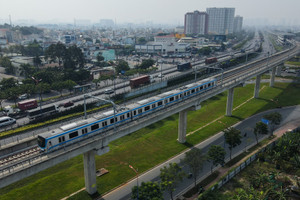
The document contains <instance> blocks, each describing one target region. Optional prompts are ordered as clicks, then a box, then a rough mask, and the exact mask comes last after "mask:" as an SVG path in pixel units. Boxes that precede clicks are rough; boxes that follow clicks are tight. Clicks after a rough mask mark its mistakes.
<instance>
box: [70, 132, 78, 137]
mask: <svg viewBox="0 0 300 200" xmlns="http://www.w3.org/2000/svg"><path fill="white" fill-rule="evenodd" d="M77 136H78V131H75V132H73V133H70V134H69V138H70V139H71V138H74V137H77Z"/></svg>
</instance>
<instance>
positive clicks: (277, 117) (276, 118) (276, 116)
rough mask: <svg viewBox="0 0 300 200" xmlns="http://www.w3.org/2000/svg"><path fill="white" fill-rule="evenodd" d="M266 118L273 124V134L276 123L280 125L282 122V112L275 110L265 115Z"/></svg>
mask: <svg viewBox="0 0 300 200" xmlns="http://www.w3.org/2000/svg"><path fill="white" fill-rule="evenodd" d="M264 118H265V119H267V120H269V122H270V124H271V134H273V131H274V128H275V125H279V124H280V122H281V118H282V117H281V114H280V113H279V112H273V113H270V114H267V115H264Z"/></svg>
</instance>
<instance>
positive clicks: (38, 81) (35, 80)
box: [31, 76, 42, 112]
mask: <svg viewBox="0 0 300 200" xmlns="http://www.w3.org/2000/svg"><path fill="white" fill-rule="evenodd" d="M31 79H32V80H34V82H35V85H36V86H38V85H39V83H40V82H41V81H42V79H39V80H38V79H36V78H34V77H33V76H32V77H31ZM40 111H41V112H42V88H41V87H40Z"/></svg>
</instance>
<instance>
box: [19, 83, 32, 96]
mask: <svg viewBox="0 0 300 200" xmlns="http://www.w3.org/2000/svg"><path fill="white" fill-rule="evenodd" d="M20 89H21V93H22V94H29V95H31V94H33V93H34V90H35V86H34V84H23V85H21V86H20Z"/></svg>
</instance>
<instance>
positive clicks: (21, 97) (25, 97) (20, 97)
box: [19, 94, 29, 100]
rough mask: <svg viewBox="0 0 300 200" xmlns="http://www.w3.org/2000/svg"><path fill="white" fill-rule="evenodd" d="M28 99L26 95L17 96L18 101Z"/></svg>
mask: <svg viewBox="0 0 300 200" xmlns="http://www.w3.org/2000/svg"><path fill="white" fill-rule="evenodd" d="M28 97H29V95H28V94H22V95H20V96H19V99H20V100H24V99H27V98H28Z"/></svg>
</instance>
